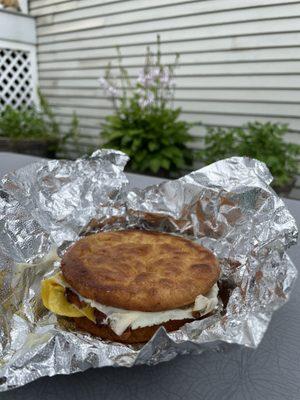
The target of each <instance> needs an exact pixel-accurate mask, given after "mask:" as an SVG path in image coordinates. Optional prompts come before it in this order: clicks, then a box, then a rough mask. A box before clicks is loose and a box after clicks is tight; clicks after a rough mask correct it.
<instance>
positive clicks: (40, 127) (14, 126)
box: [0, 91, 80, 152]
mask: <svg viewBox="0 0 300 400" xmlns="http://www.w3.org/2000/svg"><path fill="white" fill-rule="evenodd" d="M38 94H39V99H40V109H38V108H37V107H36V106H31V107H23V108H20V109H14V108H13V107H11V106H6V107H5V108H4V109H3V110H2V111H1V112H0V137H6V138H9V139H11V140H12V141H18V140H22V139H36V140H37V139H39V140H40V139H42V140H46V141H48V142H49V150H50V151H53V152H58V151H62V150H63V148H64V146H65V144H66V143H67V142H68V141H73V143H74V144H75V148H76V150H77V151H78V152H80V148H79V142H78V136H79V123H78V118H77V116H76V114H75V113H74V114H73V117H72V121H71V126H70V129H69V130H68V131H67V132H62V131H61V129H60V127H59V124H58V122H57V121H56V119H55V115H54V113H53V111H52V109H51V107H50V105H49V103H48V102H47V100H46V98H45V97H44V96H43V95H42V94H41V92H40V91H39V92H38Z"/></svg>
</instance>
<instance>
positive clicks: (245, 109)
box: [53, 100, 300, 126]
mask: <svg viewBox="0 0 300 400" xmlns="http://www.w3.org/2000/svg"><path fill="white" fill-rule="evenodd" d="M174 103H175V106H178V107H182V112H183V113H186V114H195V115H198V114H203V113H209V114H233V115H245V116H247V115H249V116H255V115H257V116H258V117H260V116H262V117H270V118H278V119H279V118H280V119H286V118H293V119H298V120H299V122H298V124H299V126H300V112H299V111H300V106H299V105H298V104H287V105H286V104H264V105H263V106H261V104H253V103H251V104H247V103H239V102H236V103H226V102H203V101H198V102H196V103H195V102H190V103H182V102H180V101H175V102H174ZM53 106H54V108H55V110H57V112H58V113H64V114H66V113H67V114H68V113H70V114H71V113H72V112H73V111H75V112H77V113H78V114H79V113H80V114H81V115H84V116H87V117H88V116H91V117H97V116H99V115H100V114H101V116H106V115H110V114H112V113H113V108H112V106H110V104H109V103H107V104H104V106H102V107H101V106H99V108H97V107H96V108H92V107H88V106H86V107H82V106H80V105H79V106H76V104H73V103H72V102H71V100H70V104H69V105H68V106H67V105H66V106H62V105H58V104H57V103H56V105H54V104H53ZM285 122H286V121H285Z"/></svg>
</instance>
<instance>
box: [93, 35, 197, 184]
mask: <svg viewBox="0 0 300 400" xmlns="http://www.w3.org/2000/svg"><path fill="white" fill-rule="evenodd" d="M178 57H179V56H178V55H177V56H176V58H175V60H174V63H173V64H172V65H163V64H162V62H161V52H160V39H159V36H158V38H157V51H156V54H155V55H154V54H153V53H152V52H151V51H150V49H149V48H147V53H146V59H145V65H144V68H143V69H142V70H141V71H140V73H139V77H138V79H137V80H136V81H134V82H132V81H131V80H130V78H129V74H128V71H127V70H126V68H124V67H123V65H122V55H121V53H120V51H119V49H118V67H119V72H120V79H119V83H118V82H117V79H116V78H115V77H113V75H112V67H111V65H110V64H109V65H108V66H107V69H106V71H105V75H104V77H102V78H100V84H101V86H102V87H103V88H104V90H105V92H106V94H107V95H108V96H109V98H110V100H111V101H112V103H113V106H114V110H115V113H114V114H113V115H110V116H108V117H106V120H105V123H104V124H102V132H101V135H102V137H103V138H104V140H105V144H104V147H109V148H115V149H118V150H122V151H124V152H126V153H127V154H128V155H129V156H130V158H131V163H130V167H131V170H132V171H136V172H145V173H154V174H157V173H158V174H160V175H161V176H170V175H171V174H172V172H173V173H179V172H180V171H181V170H182V169H184V168H185V167H186V166H187V165H191V164H192V161H193V152H192V151H191V149H189V148H188V147H187V143H188V142H191V141H192V140H193V137H192V136H191V135H190V133H189V130H190V127H191V124H189V123H187V122H185V121H182V120H180V119H179V117H180V113H181V109H180V108H174V107H173V100H174V91H175V82H174V69H175V67H176V66H177V64H178Z"/></svg>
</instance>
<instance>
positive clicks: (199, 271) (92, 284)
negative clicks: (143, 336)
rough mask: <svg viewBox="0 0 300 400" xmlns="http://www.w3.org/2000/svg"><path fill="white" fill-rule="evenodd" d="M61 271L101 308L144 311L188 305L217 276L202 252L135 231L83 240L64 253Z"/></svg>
mask: <svg viewBox="0 0 300 400" xmlns="http://www.w3.org/2000/svg"><path fill="white" fill-rule="evenodd" d="M61 268H62V272H63V275H64V278H65V280H66V281H67V282H68V283H69V284H70V286H71V287H72V288H74V289H75V291H77V292H78V293H79V294H80V295H82V296H84V297H87V298H89V299H92V300H94V301H97V302H99V303H101V304H104V305H107V306H112V307H118V308H122V309H127V310H134V311H149V312H154V311H163V310H170V309H174V308H181V307H184V306H187V305H190V304H192V303H194V301H195V298H196V297H197V296H198V295H200V294H203V295H205V294H206V293H207V292H208V291H209V290H210V289H211V287H212V286H213V285H214V283H215V282H216V281H217V279H218V277H219V273H220V268H219V265H218V261H217V259H216V257H215V256H214V255H213V253H212V252H211V251H209V250H208V249H206V248H204V247H202V246H200V245H198V244H196V243H193V242H191V241H190V240H187V239H183V238H181V237H178V236H174V235H170V234H165V233H158V232H150V231H141V230H123V231H115V232H101V233H97V234H94V235H90V236H87V237H85V238H83V239H81V240H79V241H78V242H76V243H75V244H74V245H73V246H72V247H70V249H69V250H68V251H67V252H66V253H65V255H64V257H63V259H62V263H61ZM80 323H82V321H81V322H80ZM141 329H142V328H141Z"/></svg>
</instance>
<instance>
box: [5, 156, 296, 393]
mask: <svg viewBox="0 0 300 400" xmlns="http://www.w3.org/2000/svg"><path fill="white" fill-rule="evenodd" d="M36 160H38V158H37V157H30V156H23V155H18V154H10V153H1V152H0V176H2V175H3V174H4V173H5V172H8V171H9V170H11V169H15V168H19V167H21V166H23V165H26V164H28V163H31V162H33V161H36ZM128 178H129V180H130V184H131V186H135V187H144V186H146V185H149V184H155V183H158V182H160V181H161V179H158V178H152V177H148V176H142V175H135V174H128ZM285 202H286V205H287V207H288V208H289V210H290V211H291V213H292V214H293V216H294V217H295V218H296V219H297V222H298V225H299V222H300V203H299V202H298V201H295V200H285ZM288 253H289V255H290V256H291V258H292V259H293V261H294V262H295V264H296V266H297V268H299V267H300V263H299V260H300V245H299V244H298V245H297V246H293V247H292V248H291V249H290V250H289V251H288ZM299 310H300V281H299V279H298V280H297V281H296V285H295V287H294V290H293V292H292V295H291V298H290V301H289V302H288V303H287V304H285V305H284V306H283V307H282V308H281V309H279V310H278V311H276V312H275V313H274V315H273V318H272V321H271V323H270V325H269V328H268V330H267V332H266V334H265V336H264V338H263V340H262V342H261V344H260V345H259V347H258V348H257V349H256V350H253V349H249V348H244V347H240V346H237V345H228V349H226V351H223V352H212V351H208V352H206V353H204V354H201V355H187V356H180V357H177V358H175V359H174V360H172V361H170V362H167V363H162V364H159V365H155V366H151V367H149V366H138V367H133V368H113V367H106V368H98V369H90V370H87V371H85V372H82V373H77V374H73V375H68V376H63V375H60V376H54V377H51V378H49V377H45V378H41V379H39V380H37V381H35V382H32V383H30V384H28V385H26V386H24V387H22V388H19V389H14V390H12V391H9V392H5V393H1V395H0V398H1V400H13V399H22V400H29V399H43V400H50V399H51V400H54V399H56V400H60V399H63V400H69V399H70V400H77V399H78V400H94V399H105V400H108V399H109V400H121V399H122V400H129V399H134V400H139V399H141V400H144V399H145V400H148V399H153V400H154V399H155V400H163V399H171V400H172V399H183V400H196V399H197V400H202V399H203V400H240V399H244V400H248V399H249V400H252V399H253V400H261V399H262V400H277V399H278V400H285V399H286V400H299V399H300V342H299V338H300V312H299Z"/></svg>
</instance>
